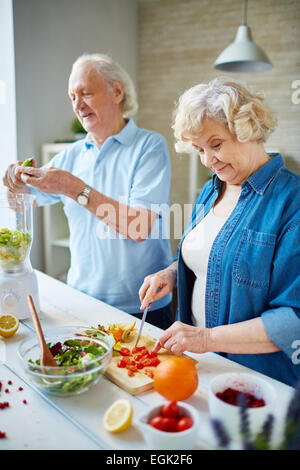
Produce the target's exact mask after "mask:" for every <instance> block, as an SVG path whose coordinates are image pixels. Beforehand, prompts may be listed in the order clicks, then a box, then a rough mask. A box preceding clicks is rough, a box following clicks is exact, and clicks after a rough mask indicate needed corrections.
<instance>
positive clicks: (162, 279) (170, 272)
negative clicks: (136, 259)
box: [139, 261, 177, 310]
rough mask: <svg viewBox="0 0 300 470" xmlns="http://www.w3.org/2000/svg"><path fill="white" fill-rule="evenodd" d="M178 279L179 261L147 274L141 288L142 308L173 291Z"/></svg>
mask: <svg viewBox="0 0 300 470" xmlns="http://www.w3.org/2000/svg"><path fill="white" fill-rule="evenodd" d="M176 279H177V261H175V262H174V263H172V264H171V265H170V266H169V267H168V268H166V269H163V270H162V271H158V272H157V273H155V274H150V275H149V276H146V277H145V279H144V282H143V284H142V286H141V288H140V290H139V296H140V300H141V307H140V308H141V310H144V309H145V308H146V307H147V305H150V304H151V303H152V302H155V301H156V300H159V299H161V298H162V297H164V296H165V295H167V294H169V293H170V292H172V290H173V289H174V287H175V284H176Z"/></svg>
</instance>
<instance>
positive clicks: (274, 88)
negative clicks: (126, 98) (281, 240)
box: [138, 0, 300, 249]
mask: <svg viewBox="0 0 300 470" xmlns="http://www.w3.org/2000/svg"><path fill="white" fill-rule="evenodd" d="M242 17H243V1H242V0H140V2H139V43H138V47H139V57H138V59H139V60H138V64H139V70H138V77H139V81H138V89H139V105H140V111H139V125H140V126H142V127H145V128H148V129H153V130H156V131H158V132H161V133H162V134H163V135H164V136H165V137H166V139H167V141H168V144H169V150H170V154H171V161H172V187H171V203H174V202H176V203H180V204H184V203H187V202H189V201H188V194H189V158H190V157H189V156H188V155H178V154H176V153H175V150H174V139H173V134H172V129H171V127H170V126H171V121H172V112H173V109H174V103H175V101H176V100H177V98H178V97H179V95H180V94H181V93H182V92H183V91H184V90H186V89H187V88H189V87H191V86H192V85H194V84H196V83H200V82H207V81H209V80H211V79H212V78H214V77H216V76H220V75H223V76H224V75H225V76H228V77H231V78H233V79H238V80H243V81H244V82H245V83H247V84H249V85H251V86H253V87H255V89H258V90H264V91H265V93H266V99H267V102H268V103H269V104H270V106H271V108H272V109H273V110H274V111H275V112H276V114H277V118H278V123H279V124H278V128H277V130H276V131H275V132H274V134H273V135H272V136H271V137H270V139H269V141H268V143H267V146H268V147H269V148H276V149H279V150H280V151H281V152H282V154H283V156H284V157H285V161H286V164H287V166H288V167H289V168H291V169H292V170H294V171H296V172H297V173H300V103H299V104H293V103H292V94H293V93H294V94H295V91H296V90H294V89H293V88H292V83H293V81H295V80H299V84H300V1H299V0H252V1H251V0H250V1H249V2H248V25H249V26H250V27H251V30H252V34H253V38H254V41H255V42H256V43H257V44H258V45H259V46H260V47H262V48H263V49H264V50H265V52H266V53H267V54H268V56H269V58H270V60H271V62H272V63H273V65H274V68H273V69H272V70H270V71H268V72H264V73H256V74H232V73H231V74H229V73H226V72H220V71H217V70H215V69H214V68H213V67H212V64H213V63H214V61H215V59H216V58H217V56H218V55H219V53H220V52H221V51H222V50H223V49H224V48H225V47H226V46H228V45H229V44H230V43H231V42H232V41H233V39H234V37H235V34H236V31H237V28H238V26H239V25H240V24H242ZM297 96H298V101H300V93H298V95H297ZM172 245H173V249H175V246H176V241H173V242H172Z"/></svg>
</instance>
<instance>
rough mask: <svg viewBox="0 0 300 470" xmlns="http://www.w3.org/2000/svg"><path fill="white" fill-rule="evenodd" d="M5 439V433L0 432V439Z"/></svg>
mask: <svg viewBox="0 0 300 470" xmlns="http://www.w3.org/2000/svg"><path fill="white" fill-rule="evenodd" d="M6 437H7V436H6V433H5V432H2V431H0V439H5V438H6Z"/></svg>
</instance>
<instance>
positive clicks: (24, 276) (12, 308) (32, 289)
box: [0, 270, 40, 320]
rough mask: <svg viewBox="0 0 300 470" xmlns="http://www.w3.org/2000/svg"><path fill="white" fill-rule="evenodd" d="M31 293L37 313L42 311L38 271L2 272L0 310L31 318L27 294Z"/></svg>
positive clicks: (0, 276) (20, 317) (22, 318)
mask: <svg viewBox="0 0 300 470" xmlns="http://www.w3.org/2000/svg"><path fill="white" fill-rule="evenodd" d="M28 295H31V297H32V299H33V301H34V304H35V308H36V311H37V313H40V301H39V290H38V282H37V276H36V273H35V272H34V271H33V270H31V271H25V272H22V273H11V274H9V273H3V272H2V273H0V312H1V313H11V314H13V315H15V316H16V317H18V318H19V320H25V319H26V318H30V311H29V308H28V304H27V296H28Z"/></svg>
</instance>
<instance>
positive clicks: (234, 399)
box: [216, 387, 265, 408]
mask: <svg viewBox="0 0 300 470" xmlns="http://www.w3.org/2000/svg"><path fill="white" fill-rule="evenodd" d="M216 396H217V397H218V398H220V400H222V401H225V403H228V404H229V405H234V406H238V405H239V398H240V397H241V396H244V397H245V398H246V403H247V407H248V408H259V407H261V406H265V401H264V400H263V399H262V398H256V397H255V396H254V395H252V394H251V393H243V392H240V391H238V390H234V389H233V388H230V387H229V388H226V390H224V392H218V393H216Z"/></svg>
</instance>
